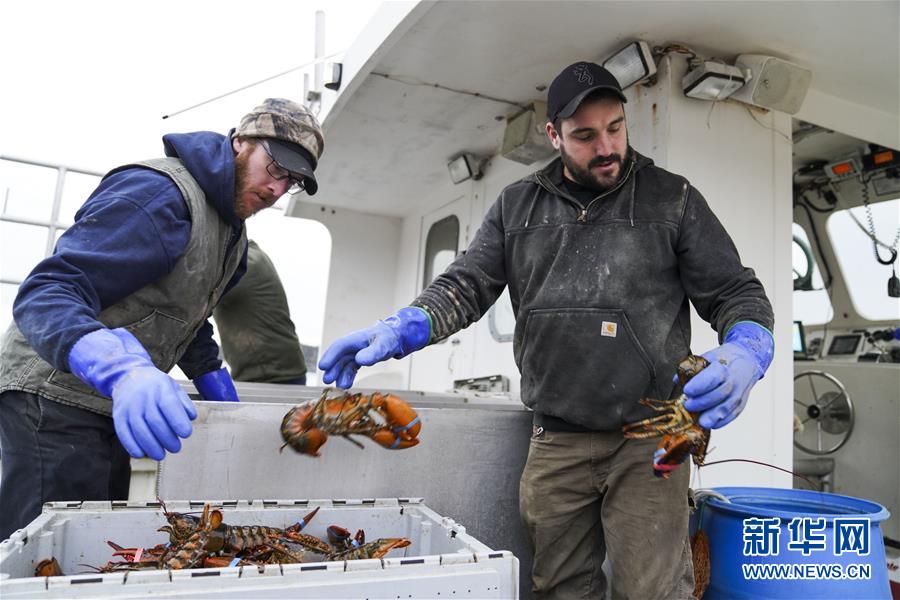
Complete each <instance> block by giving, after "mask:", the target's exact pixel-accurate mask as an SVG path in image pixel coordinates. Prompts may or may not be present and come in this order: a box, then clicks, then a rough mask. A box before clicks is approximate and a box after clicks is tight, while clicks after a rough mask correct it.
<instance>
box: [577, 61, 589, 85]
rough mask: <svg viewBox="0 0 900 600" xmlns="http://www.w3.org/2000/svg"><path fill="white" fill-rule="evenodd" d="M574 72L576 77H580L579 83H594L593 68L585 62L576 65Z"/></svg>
mask: <svg viewBox="0 0 900 600" xmlns="http://www.w3.org/2000/svg"><path fill="white" fill-rule="evenodd" d="M572 72H573V73H575V77H577V78H578V83H586V84H588V85H594V74H593V73H591V70H590V69H589V68H588V66H587V65H586V64H585V63H578V64H577V65H575V68H574V69H573V71H572Z"/></svg>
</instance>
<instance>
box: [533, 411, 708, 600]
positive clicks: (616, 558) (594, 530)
mask: <svg viewBox="0 0 900 600" xmlns="http://www.w3.org/2000/svg"><path fill="white" fill-rule="evenodd" d="M657 443H658V439H647V440H625V439H623V438H622V435H621V434H620V433H617V432H613V433H569V432H560V431H543V430H542V429H539V428H536V430H535V433H534V435H533V436H532V439H531V447H530V448H529V450H528V462H527V463H526V465H525V471H524V472H523V473H522V480H521V483H520V489H519V510H520V512H521V513H522V519H523V520H524V521H525V525H526V527H527V529H528V532H529V534H530V536H531V541H532V542H533V544H534V549H535V550H534V566H533V569H532V584H533V588H532V589H533V593H534V597H535V598H565V599H568V598H592V599H593V598H604V597H605V595H606V588H607V585H606V576H605V575H604V573H603V572H602V571H601V569H600V567H601V565H602V564H603V560H604V558H605V557H606V556H607V553H608V556H609V561H610V565H611V567H612V595H613V598H633V599H635V600H652V599H656V598H667V599H668V598H674V599H679V600H681V599H684V598H693V590H694V574H693V568H692V565H691V549H690V543H689V540H688V503H687V494H688V484H689V480H690V467H689V465H687V464H685V465H682V466H681V467H679V468H678V469H676V470H675V471H674V472H673V473H672V475H671V476H670V477H669V478H668V479H662V478H658V477H655V476H654V475H653V471H652V458H653V451H654V450H655V449H656V445H657Z"/></svg>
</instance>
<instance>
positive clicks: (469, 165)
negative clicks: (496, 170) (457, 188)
mask: <svg viewBox="0 0 900 600" xmlns="http://www.w3.org/2000/svg"><path fill="white" fill-rule="evenodd" d="M447 170H448V171H450V180H451V181H452V182H453V183H454V184H456V183H462V182H463V181H465V180H467V179H475V180H478V179H480V176H481V172H480V171H479V169H478V161H476V160H475V157H474V156H472V155H471V154H466V153H462V154H460V155H458V156H456V157H455V158H453V159H451V160H450V162H449V163H447Z"/></svg>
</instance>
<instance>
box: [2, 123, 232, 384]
mask: <svg viewBox="0 0 900 600" xmlns="http://www.w3.org/2000/svg"><path fill="white" fill-rule="evenodd" d="M163 144H164V146H165V152H166V156H169V157H175V158H179V159H181V160H182V161H183V162H184V164H185V166H186V167H187V169H188V171H189V172H190V174H191V175H192V176H193V177H194V179H195V180H196V181H197V183H199V185H200V187H201V188H202V189H203V192H204V194H205V195H206V201H207V203H209V204H210V205H211V206H213V207H214V209H215V210H216V212H217V213H218V214H219V216H221V218H222V219H223V220H224V221H225V222H226V223H228V224H230V225H231V226H232V229H233V235H232V239H231V241H230V243H229V248H231V247H232V245H233V244H235V243H237V242H238V241H239V240H240V236H241V233H242V230H243V227H244V223H243V221H242V220H240V219H238V218H237V216H236V215H235V212H234V194H235V186H234V183H235V182H234V178H235V174H234V153H233V151H232V147H231V135H230V133H229V135H228V136H223V135H221V134H218V133H212V132H207V131H203V132H197V133H186V134H170V135H166V136H164V137H163ZM190 237H191V216H190V211H189V209H188V207H187V204H186V203H185V200H184V198H183V197H182V195H181V192H180V191H179V189H178V187H177V186H176V184H175V183H174V182H173V181H172V180H171V179H170V178H169V177H167V176H166V175H163V174H162V173H159V172H157V171H153V170H150V169H145V168H140V167H136V168H128V169H124V170H120V171H115V172H113V173H112V174H110V175H108V176H107V177H105V178H104V179H103V181H102V182H101V183H100V186H99V187H98V188H97V189H96V190H95V191H94V193H93V194H91V196H90V198H88V200H87V201H86V202H85V203H84V205H83V206H82V207H81V209H79V211H78V213H77V214H76V215H75V224H74V225H73V226H72V227H71V228H69V229H68V230H67V231H66V232H65V233H64V234H63V235H62V236H61V237H60V238H59V241H58V242H57V244H56V250H55V252H54V253H53V255H52V256H50V257H48V258H46V259H44V260H43V261H41V262H40V263H39V264H38V265H37V267H35V269H34V270H33V271H32V272H31V274H30V275H29V276H28V278H27V279H26V280H25V281H24V282H23V283H22V285H21V286H20V288H19V293H18V296H17V297H16V300H15V304H14V305H13V316H14V318H15V322H16V324H17V325H18V327H19V329H20V330H21V332H22V334H23V336H24V337H25V339H26V340H27V341H28V343H29V344H30V345H31V347H32V348H33V349H34V351H35V352H37V353H38V355H40V356H41V358H43V359H44V360H46V361H47V362H49V363H50V364H51V365H53V366H54V367H56V368H58V369H61V370H63V371H68V370H69V366H68V356H69V352H70V350H71V349H72V346H73V345H74V344H75V342H77V341H78V340H79V339H80V338H81V337H82V336H84V335H86V334H88V333H90V332H92V331H95V330H97V329H100V328H102V327H104V325H103V324H102V323H101V322H100V321H98V320H97V316H98V315H99V314H100V312H101V311H103V310H104V309H105V308H107V307H109V306H112V305H113V304H116V303H117V302H119V301H120V300H122V299H123V298H126V297H127V296H129V295H130V294H132V293H133V292H135V291H137V290H139V289H141V288H143V287H144V286H146V285H148V284H151V283H153V282H155V281H158V280H159V279H161V278H163V277H165V276H166V275H168V274H169V273H170V272H171V271H172V270H173V268H174V266H175V263H176V262H177V261H178V259H179V258H180V257H181V256H182V254H183V253H184V251H185V249H186V248H187V245H188V242H189V240H190ZM246 265H247V256H246V249H245V250H244V256H243V257H242V259H241V261H240V265H239V266H238V268H237V270H236V271H235V273H234V275H233V276H232V278H231V280H230V281H229V283H228V286H227V287H228V288H230V287H232V286H233V285H234V284H235V283H237V281H238V280H239V279H240V278H241V277H242V276H243V274H244V272H245V271H246ZM178 366H179V367H181V369H182V371H184V373H185V375H187V377H189V378H191V379H193V378H196V377H198V376H200V375H203V374H204V373H208V372H210V371H214V370H216V369H218V368H219V367H220V366H221V360H220V359H219V357H218V346H217V345H216V342H215V341H214V340H213V339H212V325H210V323H209V322H208V321H207V322H206V323H205V324H204V325H203V326H202V327H201V328H200V330H199V331H198V332H197V335H196V336H195V338H194V340H193V341H192V342H191V343H190V345H189V346H188V348H187V350H186V352H185V353H184V355H183V356H182V357H181V359H180V360H179V361H178Z"/></svg>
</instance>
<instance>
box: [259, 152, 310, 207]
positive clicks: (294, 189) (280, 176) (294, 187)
mask: <svg viewBox="0 0 900 600" xmlns="http://www.w3.org/2000/svg"><path fill="white" fill-rule="evenodd" d="M260 146H262V147H263V150H265V151H266V155H268V157H269V158H270V159H271V160H270V161H269V164H267V165H266V171H267V172H268V173H269V175H270V176H271V177H272V179H274V180H275V181H284V180H285V179H289V180H290V185H289V186H288V189H287V191H288V194H299V193H300V192H302V191H303V190H305V189H306V181H304V180H303V179H298V178H297V177H294V176H293V175H291V174H290V173H289V172H287V171H286V170H285V169H283V168H281V167H280V166H278V163H276V162H275V158H274V157H273V156H272V151H271V150H270V149H269V144H267V143H266V142H265V141H261V142H260Z"/></svg>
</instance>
